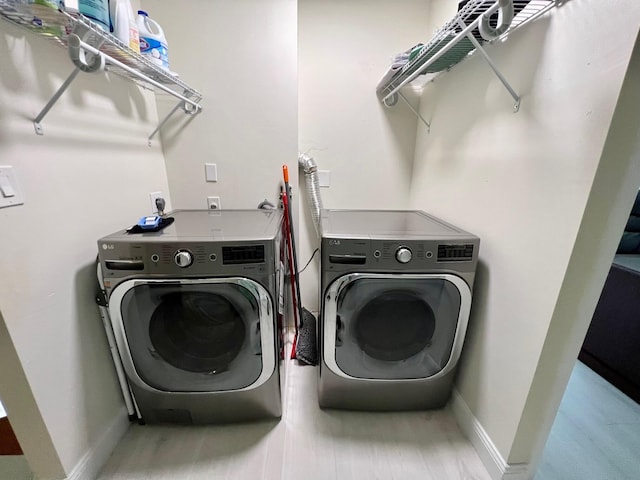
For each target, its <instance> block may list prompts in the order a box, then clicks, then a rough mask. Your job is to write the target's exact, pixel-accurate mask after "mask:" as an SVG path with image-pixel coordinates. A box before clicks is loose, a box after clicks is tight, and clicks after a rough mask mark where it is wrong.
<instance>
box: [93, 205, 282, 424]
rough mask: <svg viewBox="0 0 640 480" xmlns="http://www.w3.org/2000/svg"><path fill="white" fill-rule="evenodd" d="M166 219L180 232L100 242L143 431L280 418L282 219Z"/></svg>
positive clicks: (182, 214)
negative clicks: (164, 425)
mask: <svg viewBox="0 0 640 480" xmlns="http://www.w3.org/2000/svg"><path fill="white" fill-rule="evenodd" d="M165 219H173V223H171V224H169V225H168V226H166V227H165V228H163V229H161V230H160V231H157V232H152V233H131V232H130V231H127V230H123V231H118V232H116V233H113V234H111V235H108V236H106V237H104V238H101V239H100V240H99V241H98V250H99V255H98V260H99V267H98V275H99V278H100V280H101V283H102V285H103V288H104V293H105V302H106V304H107V305H106V308H107V310H108V320H109V321H108V323H107V324H106V327H107V328H106V331H107V336H108V337H109V339H110V341H111V343H112V345H111V347H112V353H113V352H116V354H114V363H115V365H116V370H117V371H120V372H121V375H119V376H120V377H121V387H122V389H123V394H124V395H125V401H126V402H127V405H128V406H129V405H132V406H133V410H134V414H135V416H137V417H138V418H139V419H140V420H141V422H145V423H165V422H177V423H186V424H189V423H222V422H231V421H243V420H252V419H257V418H264V417H279V416H280V415H281V386H280V371H279V369H280V355H279V350H280V347H281V346H280V345H279V341H278V339H279V332H278V321H277V302H278V295H279V291H278V289H279V287H278V283H279V282H278V280H277V279H278V277H279V274H280V271H281V269H280V266H279V265H280V261H279V258H280V256H279V252H280V244H281V240H280V238H281V232H282V228H281V225H282V213H281V211H279V210H219V211H209V210H177V211H174V212H171V213H169V214H167V215H166V216H165ZM168 222H169V220H167V222H166V223H168ZM130 410H131V408H130ZM131 413H132V412H131V411H130V414H131Z"/></svg>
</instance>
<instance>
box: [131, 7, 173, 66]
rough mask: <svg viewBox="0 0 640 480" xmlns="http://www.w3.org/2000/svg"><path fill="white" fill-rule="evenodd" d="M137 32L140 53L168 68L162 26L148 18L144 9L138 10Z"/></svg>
mask: <svg viewBox="0 0 640 480" xmlns="http://www.w3.org/2000/svg"><path fill="white" fill-rule="evenodd" d="M138 32H139V34H140V53H141V54H142V55H144V56H145V58H147V59H148V60H149V61H151V62H152V63H153V64H155V65H158V66H159V67H162V68H164V69H165V70H169V55H168V48H169V47H168V45H167V39H166V38H165V36H164V32H163V31H162V27H161V26H160V25H159V24H158V22H156V21H155V20H152V19H151V18H149V14H148V13H147V12H145V11H144V10H138Z"/></svg>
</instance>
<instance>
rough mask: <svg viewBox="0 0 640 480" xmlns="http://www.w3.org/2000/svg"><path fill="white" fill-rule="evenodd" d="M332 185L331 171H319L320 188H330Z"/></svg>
mask: <svg viewBox="0 0 640 480" xmlns="http://www.w3.org/2000/svg"><path fill="white" fill-rule="evenodd" d="M329 185H331V170H318V186H320V187H328V186H329Z"/></svg>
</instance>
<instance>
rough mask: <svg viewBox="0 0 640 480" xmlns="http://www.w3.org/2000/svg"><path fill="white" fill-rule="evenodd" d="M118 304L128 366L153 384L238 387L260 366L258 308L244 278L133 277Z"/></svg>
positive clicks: (176, 387)
mask: <svg viewBox="0 0 640 480" xmlns="http://www.w3.org/2000/svg"><path fill="white" fill-rule="evenodd" d="M119 310H120V314H121V318H122V325H123V328H124V333H125V336H126V342H127V346H128V350H129V352H130V354H131V360H132V362H133V368H134V369H135V372H136V373H137V375H138V376H139V377H140V379H141V380H142V381H143V382H144V383H145V384H147V385H148V386H150V387H152V388H155V389H158V390H164V391H174V392H187V391H188V392H199V391H219V390H232V389H240V388H244V387H247V386H249V385H251V384H252V383H254V382H255V381H256V380H257V379H258V377H259V376H260V374H261V372H262V368H263V365H262V342H261V328H260V318H261V313H262V312H261V308H260V299H259V295H258V292H257V291H255V289H254V288H253V287H252V285H251V282H249V281H244V282H212V283H196V284H192V283H182V282H181V283H177V282H176V283H171V282H166V283H162V282H154V283H151V282H149V283H146V282H134V286H133V287H132V288H129V290H127V291H126V293H124V294H123V295H122V299H121V301H120V309H119Z"/></svg>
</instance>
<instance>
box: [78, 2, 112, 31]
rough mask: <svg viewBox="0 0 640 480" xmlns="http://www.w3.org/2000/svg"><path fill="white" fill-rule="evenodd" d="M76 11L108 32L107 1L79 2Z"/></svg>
mask: <svg viewBox="0 0 640 480" xmlns="http://www.w3.org/2000/svg"><path fill="white" fill-rule="evenodd" d="M78 10H80V13H81V14H83V15H84V16H85V17H87V18H89V19H91V20H92V21H93V22H94V23H95V24H96V25H98V26H99V27H100V28H102V29H103V30H105V31H107V32H108V31H109V0H79V1H78Z"/></svg>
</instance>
